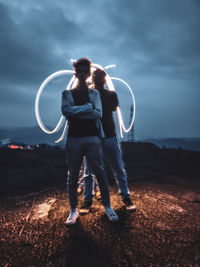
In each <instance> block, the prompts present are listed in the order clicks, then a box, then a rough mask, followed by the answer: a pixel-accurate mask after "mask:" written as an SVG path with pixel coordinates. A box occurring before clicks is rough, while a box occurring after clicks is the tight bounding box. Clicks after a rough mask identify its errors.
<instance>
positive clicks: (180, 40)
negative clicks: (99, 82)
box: [0, 0, 200, 136]
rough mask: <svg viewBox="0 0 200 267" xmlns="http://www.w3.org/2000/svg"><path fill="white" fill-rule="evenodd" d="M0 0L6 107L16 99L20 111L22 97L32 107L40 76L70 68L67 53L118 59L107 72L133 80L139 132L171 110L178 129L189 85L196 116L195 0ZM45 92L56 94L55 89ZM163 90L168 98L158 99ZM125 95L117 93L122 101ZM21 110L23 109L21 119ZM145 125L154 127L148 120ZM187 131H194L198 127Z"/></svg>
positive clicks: (199, 15) (199, 13)
mask: <svg viewBox="0 0 200 267" xmlns="http://www.w3.org/2000/svg"><path fill="white" fill-rule="evenodd" d="M0 1H1V3H0V18H1V19H0V58H1V63H0V82H1V90H0V98H1V100H0V101H2V102H3V103H4V105H3V106H4V107H5V106H6V104H7V107H8V110H11V112H14V111H15V110H16V108H17V106H18V107H19V110H18V112H19V114H23V112H22V111H23V109H26V108H27V106H28V105H29V106H30V112H32V111H33V106H34V96H35V94H36V90H37V88H38V87H39V85H40V84H41V82H42V81H43V80H44V78H45V77H46V76H48V75H49V74H51V73H52V72H54V71H57V70H59V69H71V68H72V66H71V63H70V58H75V59H76V58H79V57H82V56H88V57H90V58H91V59H92V60H93V61H94V62H96V63H100V64H102V65H103V66H105V65H107V64H117V68H116V69H113V70H110V71H109V73H111V74H112V73H113V74H114V76H119V77H121V78H123V79H125V80H126V81H127V82H128V83H130V84H131V85H135V87H134V90H135V91H134V92H135V95H136V100H137V101H136V103H137V112H138V113H137V116H136V126H137V129H136V133H137V132H138V133H139V135H140V136H142V134H141V133H142V132H144V126H143V125H144V124H145V121H146V122H147V121H148V124H147V125H155V124H156V122H159V123H160V122H161V121H162V118H165V120H170V119H171V117H172V116H173V112H176V119H178V118H180V120H181V121H182V122H181V123H182V128H181V129H180V132H181V131H182V132H184V123H186V122H184V116H183V114H182V113H183V112H184V106H185V103H186V102H187V100H188V99H187V98H188V95H187V94H185V95H187V98H186V96H185V95H184V94H181V92H187V91H188V90H189V93H190V94H191V95H194V97H192V98H189V99H190V102H187V105H188V107H189V106H190V105H191V106H192V108H193V109H191V110H192V111H191V112H188V116H189V115H190V116H192V117H193V119H194V121H196V122H198V119H197V115H196V114H198V111H200V110H199V107H198V105H197V103H196V102H192V99H197V98H198V97H200V92H199V72H200V63H199V62H200V60H199V58H200V50H199V47H200V36H199V26H200V2H199V1H198V0H191V1H183V0H168V1H164V0H163V1H161V0H151V1H148V0H134V1H131V0H126V1H123V0H106V1H105V0H104V1H103V0H102V1H93V0H89V1H87V2H85V1H82V0H76V1H73V0H68V1H64V0H60V1H57V2H55V1H53V0H43V1H39V0H34V1H24V2H23V4H22V1H19V0H15V1H6V0H0ZM56 86H58V85H56ZM166 92H167V93H166ZM52 96H55V99H56V101H57V103H58V102H59V101H60V95H57V93H52ZM174 96H176V97H177V99H178V100H177V99H176V98H175V97H174ZM166 98H168V103H165V102H164V101H163V99H166ZM126 99H127V96H126V95H125V94H124V96H123V94H122V97H121V101H122V102H123V103H126ZM48 101H49V100H48ZM123 103H122V104H123ZM144 103H145V108H144V106H143V104H144ZM169 103H170V104H169ZM177 103H178V106H179V108H177V109H176V104H177ZM194 103H195V105H193V104H194ZM9 105H10V106H9ZM170 105H172V106H173V107H174V108H173V109H171V107H170ZM181 105H182V106H181ZM47 106H49V104H48V103H47ZM12 107H14V108H13V109H12ZM162 108H163V109H162ZM155 110H157V111H158V112H155ZM159 110H160V115H159V116H160V117H159V116H158V114H159ZM195 110H196V112H194V111H195ZM2 111H3V110H2ZM172 111H173V112H172ZM164 112H166V114H167V115H166V114H165V113H164ZM193 113H195V114H193ZM31 114H32V113H31ZM149 114H152V117H151V116H150V118H149ZM155 114H157V116H158V117H155ZM31 116H32V115H31ZM51 116H52V113H51ZM166 116H167V118H166ZM32 117H33V116H32ZM153 117H154V118H153ZM27 118H28V112H27V116H26V118H25V117H24V124H25V125H26V122H29V120H28V119H27ZM13 121H14V119H13ZM15 121H16V120H15ZM188 122H189V119H188ZM16 123H17V122H16ZM172 124H173V123H172ZM174 124H176V122H174ZM174 124H173V125H174ZM166 128H167V127H166ZM146 130H147V131H148V133H149V135H150V136H152V135H153V134H154V127H150V126H149V128H148V129H145V131H146ZM177 132H178V130H177ZM167 134H168V135H170V132H169V130H168V133H167ZM193 134H194V135H198V132H197V130H195V131H194V133H193ZM199 134H200V132H199ZM171 135H173V133H172V134H171ZM183 135H184V134H183Z"/></svg>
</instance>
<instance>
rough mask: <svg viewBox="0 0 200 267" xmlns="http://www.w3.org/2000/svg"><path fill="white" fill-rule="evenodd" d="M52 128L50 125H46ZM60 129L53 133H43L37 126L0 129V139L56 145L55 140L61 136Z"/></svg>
mask: <svg viewBox="0 0 200 267" xmlns="http://www.w3.org/2000/svg"><path fill="white" fill-rule="evenodd" d="M47 128H48V129H52V127H47ZM61 133H62V132H61V131H60V132H58V133H55V134H46V133H44V132H43V131H42V130H41V129H40V127H39V126H35V127H21V128H5V129H0V140H2V139H6V138H10V141H11V142H19V143H25V144H29V145H36V144H49V145H56V143H55V140H57V139H58V138H59V137H60V136H61Z"/></svg>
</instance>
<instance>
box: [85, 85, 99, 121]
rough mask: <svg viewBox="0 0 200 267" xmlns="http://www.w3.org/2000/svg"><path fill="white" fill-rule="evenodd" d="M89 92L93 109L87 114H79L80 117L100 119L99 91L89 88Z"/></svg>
mask: <svg viewBox="0 0 200 267" xmlns="http://www.w3.org/2000/svg"><path fill="white" fill-rule="evenodd" d="M90 90H92V91H90V92H89V98H90V101H91V102H90V103H91V104H92V106H93V109H92V110H91V111H90V112H88V113H87V114H81V115H80V118H82V119H101V118H102V104H101V98H100V95H99V92H98V91H97V90H96V89H90Z"/></svg>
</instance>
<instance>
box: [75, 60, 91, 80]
mask: <svg viewBox="0 0 200 267" xmlns="http://www.w3.org/2000/svg"><path fill="white" fill-rule="evenodd" d="M91 64H92V63H91V61H90V60H89V59H88V58H80V59H79V60H77V61H75V62H74V63H73V66H74V71H75V76H76V77H77V78H78V80H79V82H85V81H86V80H87V78H88V77H89V76H90V68H91Z"/></svg>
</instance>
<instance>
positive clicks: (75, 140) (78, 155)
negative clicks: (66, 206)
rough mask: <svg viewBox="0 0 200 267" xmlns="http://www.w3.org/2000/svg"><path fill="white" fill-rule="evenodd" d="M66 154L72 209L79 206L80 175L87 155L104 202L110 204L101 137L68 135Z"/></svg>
mask: <svg viewBox="0 0 200 267" xmlns="http://www.w3.org/2000/svg"><path fill="white" fill-rule="evenodd" d="M66 156H67V165H68V173H69V175H68V194H69V202H70V207H71V210H74V209H75V208H76V207H77V201H78V200H77V186H78V175H79V170H80V167H81V163H82V161H83V157H84V156H86V157H87V160H88V162H89V164H90V166H91V170H92V172H93V173H94V174H95V176H96V178H97V180H98V183H99V186H100V191H101V195H102V203H103V205H104V206H105V207H108V206H110V194H109V187H108V182H107V179H106V174H105V170H104V163H103V151H102V145H101V141H100V139H99V137H97V136H87V137H68V139H67V142H66Z"/></svg>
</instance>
